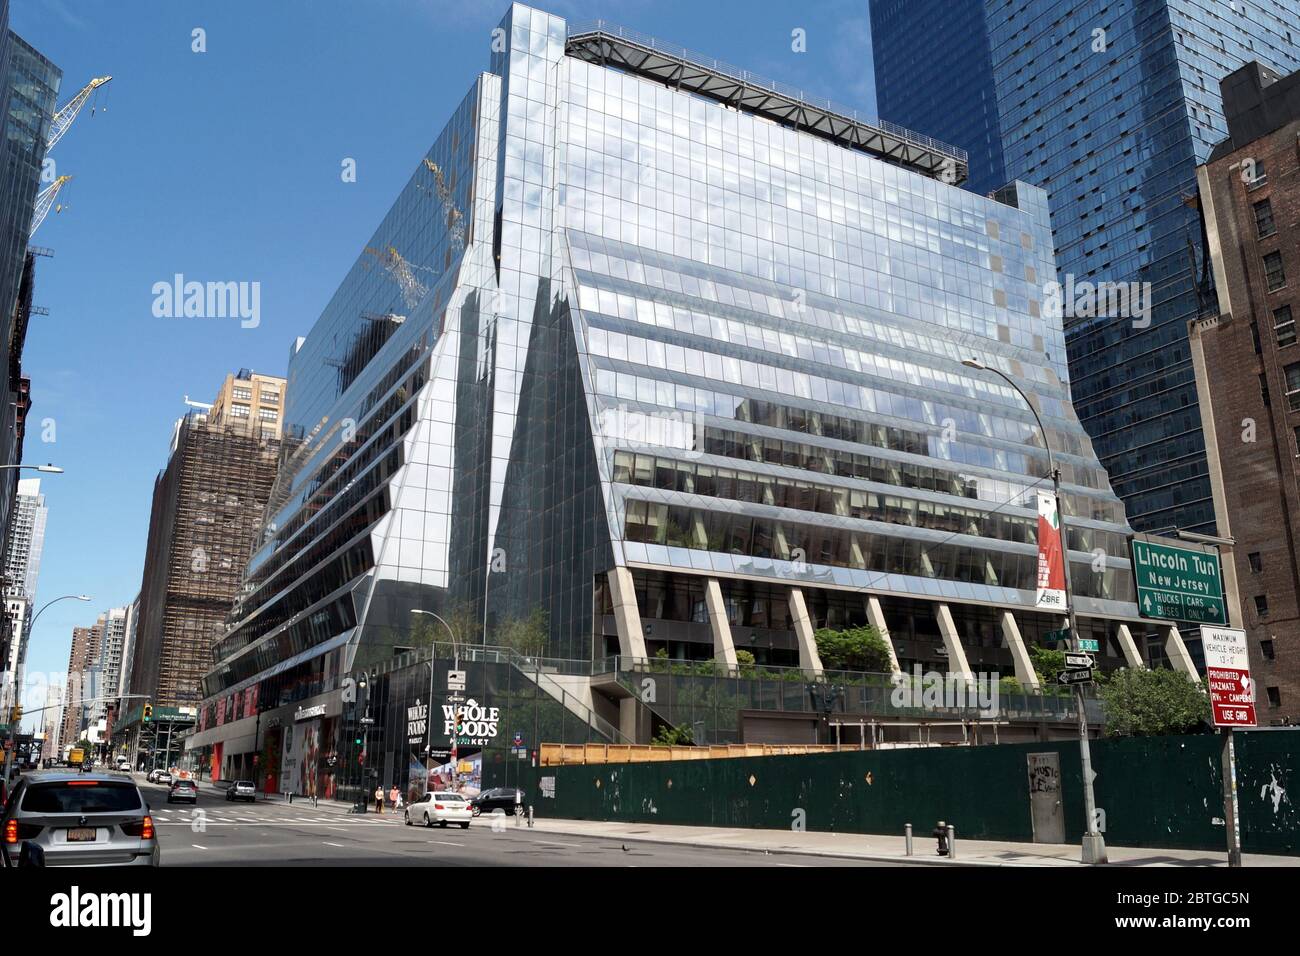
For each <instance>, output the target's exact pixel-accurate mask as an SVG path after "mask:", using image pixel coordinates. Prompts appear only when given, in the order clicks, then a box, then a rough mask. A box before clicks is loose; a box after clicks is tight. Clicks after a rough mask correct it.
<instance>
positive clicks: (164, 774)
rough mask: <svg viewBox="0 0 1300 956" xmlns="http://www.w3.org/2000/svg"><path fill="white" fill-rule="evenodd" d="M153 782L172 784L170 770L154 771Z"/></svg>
mask: <svg viewBox="0 0 1300 956" xmlns="http://www.w3.org/2000/svg"><path fill="white" fill-rule="evenodd" d="M153 782H154V783H166V784H170V783H171V782H172V772H171V771H170V770H158V771H155V772H154V777H153Z"/></svg>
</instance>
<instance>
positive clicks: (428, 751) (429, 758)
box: [411, 608, 460, 787]
mask: <svg viewBox="0 0 1300 956" xmlns="http://www.w3.org/2000/svg"><path fill="white" fill-rule="evenodd" d="M411 613H412V614H423V615H425V616H426V617H431V618H433V619H434V620H435V621H437V622H438V623H439V624H441V625H442V626H443V627H445V628H446V629H447V633H448V634H450V635H451V652H452V657H453V659H454V663H453V665H452V667H453V668H454V669H455V670H460V644H459V643H458V642H457V640H456V632H455V631H453V630H452V629H451V625H450V624H448V623H447V622H446V621H444V620H443V619H442V618H441V617H439V616H438V615H437V614H434V613H433V612H432V611H422V610H420V609H419V608H412V609H411ZM428 666H429V701H428V703H427V704H426V705H425V707H426V708H427V709H426V711H425V715H424V773H425V779H424V785H425V786H426V787H427V786H428V785H429V777H428V775H429V774H430V773H432V772H433V647H432V646H430V648H429V665H428Z"/></svg>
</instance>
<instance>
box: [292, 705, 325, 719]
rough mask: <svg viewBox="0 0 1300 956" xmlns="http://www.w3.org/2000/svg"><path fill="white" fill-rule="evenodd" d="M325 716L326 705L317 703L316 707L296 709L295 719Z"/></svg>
mask: <svg viewBox="0 0 1300 956" xmlns="http://www.w3.org/2000/svg"><path fill="white" fill-rule="evenodd" d="M324 716H325V705H324V704H316V705H315V706H314V707H302V708H299V709H298V710H296V711H294V714H293V719H294V720H295V721H299V720H311V719H312V718H313V717H324Z"/></svg>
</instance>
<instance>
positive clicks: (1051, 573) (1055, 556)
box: [1034, 491, 1065, 611]
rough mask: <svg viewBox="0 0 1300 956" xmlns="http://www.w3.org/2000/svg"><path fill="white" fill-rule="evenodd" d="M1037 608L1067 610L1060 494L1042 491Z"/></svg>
mask: <svg viewBox="0 0 1300 956" xmlns="http://www.w3.org/2000/svg"><path fill="white" fill-rule="evenodd" d="M1034 607H1036V608H1039V609H1040V610H1044V611H1064V610H1065V561H1064V558H1063V556H1062V554H1061V513H1060V512H1059V511H1058V510H1057V507H1056V495H1054V494H1052V493H1051V492H1050V491H1040V492H1038V591H1037V595H1036V596H1035V598H1034Z"/></svg>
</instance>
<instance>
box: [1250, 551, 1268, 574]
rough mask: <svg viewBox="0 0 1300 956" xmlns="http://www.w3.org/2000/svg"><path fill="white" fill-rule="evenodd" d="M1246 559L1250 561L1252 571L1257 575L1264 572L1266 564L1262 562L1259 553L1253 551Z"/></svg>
mask: <svg viewBox="0 0 1300 956" xmlns="http://www.w3.org/2000/svg"><path fill="white" fill-rule="evenodd" d="M1246 557H1247V559H1248V560H1249V561H1250V569H1251V570H1252V571H1254V572H1255V573H1256V574H1259V572H1260V571H1263V570H1264V562H1263V561H1262V560H1260V557H1259V552H1258V551H1252V552H1250V554H1248V555H1247V556H1246Z"/></svg>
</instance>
